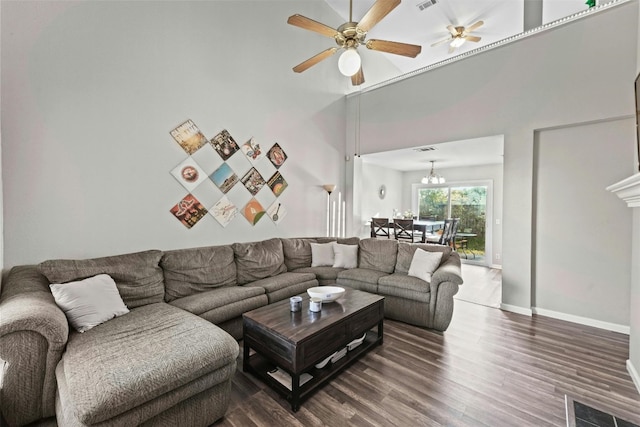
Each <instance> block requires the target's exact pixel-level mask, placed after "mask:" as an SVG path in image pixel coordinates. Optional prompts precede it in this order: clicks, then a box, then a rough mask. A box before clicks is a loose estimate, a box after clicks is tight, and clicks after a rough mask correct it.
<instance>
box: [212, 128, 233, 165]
mask: <svg viewBox="0 0 640 427" xmlns="http://www.w3.org/2000/svg"><path fill="white" fill-rule="evenodd" d="M211 145H212V146H213V148H215V149H216V151H217V152H218V154H220V157H222V160H227V159H228V158H229V157H231V156H233V154H234V153H235V152H236V151H238V150H239V149H240V147H238V143H237V142H236V141H235V140H234V139H233V137H232V136H231V134H230V133H229V132H228V131H227V130H226V129H225V130H223V131H222V132H220V133H219V134H217V135H216V136H214V137H213V139H212V140H211Z"/></svg>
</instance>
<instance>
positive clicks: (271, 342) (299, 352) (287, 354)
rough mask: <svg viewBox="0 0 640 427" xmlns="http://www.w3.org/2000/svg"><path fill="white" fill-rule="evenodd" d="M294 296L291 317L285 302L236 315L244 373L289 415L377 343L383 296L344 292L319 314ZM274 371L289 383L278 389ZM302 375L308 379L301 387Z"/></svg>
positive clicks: (305, 299) (305, 300)
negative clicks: (296, 305)
mask: <svg viewBox="0 0 640 427" xmlns="http://www.w3.org/2000/svg"><path fill="white" fill-rule="evenodd" d="M300 296H302V310H301V311H298V312H295V313H293V312H291V311H290V309H289V307H290V305H289V299H286V300H283V301H279V302H276V303H273V304H269V305H267V306H264V307H260V308H257V309H255V310H252V311H249V312H247V313H245V314H244V315H243V316H242V317H243V339H244V353H243V355H244V358H243V363H242V367H243V369H244V371H245V372H251V373H252V374H254V375H256V376H257V377H258V378H261V379H262V380H263V381H265V382H266V383H267V384H268V385H269V386H271V387H272V388H273V389H274V390H276V391H277V392H279V393H280V394H282V395H283V396H284V397H285V398H286V399H287V400H288V401H289V402H290V403H291V409H292V410H293V411H294V412H295V411H297V410H298V409H299V408H300V401H301V400H302V399H304V398H306V397H307V396H308V395H309V394H311V393H312V392H313V391H315V390H316V389H317V388H318V387H320V386H321V385H323V384H324V383H326V382H327V381H329V380H330V379H331V378H333V377H334V376H336V375H337V374H338V373H339V372H341V371H342V370H344V369H345V368H346V367H347V366H349V365H350V364H351V363H353V362H354V361H355V360H356V359H357V358H358V357H359V356H361V355H362V354H364V353H365V352H367V351H368V350H370V349H371V348H372V347H374V346H376V345H378V344H382V338H383V321H384V297H381V296H379V295H374V294H370V293H368V292H363V291H358V290H355V289H346V292H345V293H344V295H342V296H341V297H340V298H339V299H338V300H336V301H335V302H332V303H323V304H322V311H321V312H319V313H313V312H310V311H309V296H308V295H307V294H301V295H300ZM365 333H366V337H365V339H364V341H363V342H362V344H360V345H358V346H357V347H355V348H353V349H352V350H349V351H347V353H346V355H344V357H342V358H340V359H339V360H336V361H335V362H329V363H328V364H327V365H326V366H325V367H323V368H316V367H315V365H316V364H318V363H319V362H321V361H323V360H325V359H326V358H327V357H329V356H331V355H332V354H333V353H335V352H336V351H338V350H341V349H344V348H345V347H346V346H347V344H349V343H350V342H352V341H353V340H355V339H357V338H361V337H362V336H363V335H364V334H365ZM250 349H253V350H254V352H253V354H251V352H250ZM343 352H344V351H343ZM276 367H277V368H279V370H282V371H284V372H285V373H286V374H288V376H290V377H291V384H288V383H286V385H284V384H282V383H281V382H279V381H278V380H276V379H275V378H274V377H273V376H272V375H270V374H269V372H270V371H273V370H274V369H275V368H276ZM303 374H305V375H304V377H306V375H307V374H309V375H311V376H312V377H313V378H312V379H310V380H308V381H307V382H305V383H304V384H301V381H300V378H301V376H302V375H303ZM287 378H288V377H287Z"/></svg>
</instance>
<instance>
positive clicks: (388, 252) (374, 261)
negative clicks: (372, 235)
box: [358, 239, 398, 273]
mask: <svg viewBox="0 0 640 427" xmlns="http://www.w3.org/2000/svg"><path fill="white" fill-rule="evenodd" d="M359 248H360V254H359V257H358V267H359V268H366V269H369V270H378V271H382V272H384V273H393V270H394V269H395V266H396V257H397V252H398V241H397V240H389V239H362V240H360V243H359Z"/></svg>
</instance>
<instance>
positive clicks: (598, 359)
mask: <svg viewBox="0 0 640 427" xmlns="http://www.w3.org/2000/svg"><path fill="white" fill-rule="evenodd" d="M240 344H242V342H240ZM628 349H629V339H628V336H626V335H623V334H618V333H614V332H609V331H604V330H600V329H596V328H591V327H587V326H581V325H578V324H574V323H569V322H563V321H560V320H556V319H551V318H545V317H541V316H533V317H527V316H523V315H518V314H514V313H508V312H503V311H500V310H498V309H495V308H489V307H485V306H481V305H477V304H472V303H468V302H465V301H458V300H456V301H455V309H454V316H453V321H452V323H451V326H450V327H449V329H448V330H447V331H446V332H445V333H443V334H441V333H437V332H434V331H430V330H426V329H422V328H418V327H414V326H410V325H406V324H404V323H401V322H395V321H392V320H385V339H384V344H383V345H382V346H379V347H376V348H375V349H373V350H372V351H371V352H369V353H368V354H366V355H365V356H363V357H362V358H361V359H360V360H358V361H357V362H356V363H355V364H354V365H352V366H351V367H350V368H348V369H347V370H346V371H344V372H343V373H342V374H341V375H340V376H338V377H337V378H335V379H334V380H333V381H331V382H330V383H328V384H326V385H325V386H324V387H323V388H322V389H320V390H319V391H318V392H317V393H315V394H314V395H312V396H311V397H310V398H309V399H307V400H306V401H304V402H303V403H302V407H301V408H300V410H299V411H298V412H297V413H294V412H292V411H291V409H290V406H289V404H288V403H287V402H286V401H285V400H284V399H282V398H281V397H279V396H278V395H277V394H276V393H275V392H273V391H272V390H270V389H269V388H268V387H267V386H265V385H264V384H263V383H262V382H261V381H259V380H258V379H256V378H254V377H253V376H251V375H249V374H245V373H243V372H242V369H241V366H242V363H241V361H239V364H238V365H239V367H238V371H237V373H236V375H235V378H234V380H233V387H232V397H231V403H230V406H229V409H228V411H227V414H226V416H225V417H224V418H223V419H222V420H220V421H218V422H217V423H216V424H215V426H216V427H223V426H225V427H226V426H243V427H246V426H274V425H279V426H325V425H326V426H473V427H477V426H518V427H521V426H536V427H538V426H565V425H566V420H565V406H564V396H565V394H569V395H571V396H572V397H573V398H574V399H576V400H578V401H582V402H584V403H587V404H589V403H593V402H598V407H603V406H605V407H608V408H609V409H610V410H611V411H612V412H615V414H616V415H617V416H618V417H621V418H623V419H626V420H627V421H631V422H634V423H636V424H640V395H639V394H638V391H637V390H636V389H635V387H634V385H633V383H632V381H631V378H630V377H629V374H628V373H627V370H626V366H625V363H626V359H628V357H629V356H628ZM241 354H242V352H241Z"/></svg>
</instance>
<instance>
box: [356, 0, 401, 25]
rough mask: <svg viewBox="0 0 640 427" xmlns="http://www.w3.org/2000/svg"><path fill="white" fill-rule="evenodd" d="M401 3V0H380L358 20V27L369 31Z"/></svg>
mask: <svg viewBox="0 0 640 427" xmlns="http://www.w3.org/2000/svg"><path fill="white" fill-rule="evenodd" d="M399 4H400V0H378V1H377V2H375V3H374V4H373V6H371V9H369V10H368V11H367V13H365V14H364V16H363V17H362V19H361V20H360V22H358V28H360V29H361V30H362V31H364V32H365V33H366V32H368V31H369V30H370V29H372V28H373V27H374V26H375V25H376V24H377V23H378V22H380V21H381V20H382V18H384V17H385V16H387V15H388V14H389V12H391V11H392V10H393V9H395V8H396V7H397V6H398V5H399Z"/></svg>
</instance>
